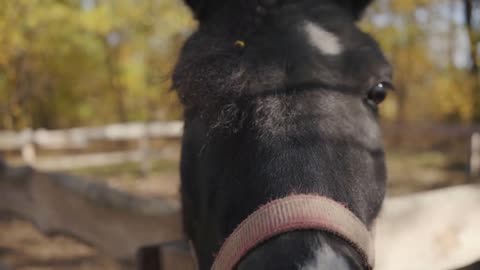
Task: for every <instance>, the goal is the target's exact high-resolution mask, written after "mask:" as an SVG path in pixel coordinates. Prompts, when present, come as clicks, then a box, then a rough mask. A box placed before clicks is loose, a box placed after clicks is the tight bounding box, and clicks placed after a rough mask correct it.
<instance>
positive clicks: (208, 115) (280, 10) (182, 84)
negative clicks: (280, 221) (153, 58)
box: [173, 0, 391, 270]
mask: <svg viewBox="0 0 480 270" xmlns="http://www.w3.org/2000/svg"><path fill="white" fill-rule="evenodd" d="M186 1H187V3H188V4H189V5H190V6H191V7H192V8H193V10H194V12H195V14H196V16H197V18H198V19H199V20H200V26H199V29H198V31H197V32H196V33H194V34H193V35H192V37H191V38H190V39H189V40H188V41H187V42H186V44H185V46H184V48H183V50H182V54H181V57H180V59H179V62H178V64H177V67H176V70H175V73H174V77H173V81H174V88H175V89H176V90H177V91H178V94H179V96H180V98H181V100H182V102H183V104H184V107H185V134H184V138H183V147H182V161H181V178H182V203H183V217H184V225H185V230H186V233H187V235H188V236H189V237H190V238H191V239H192V240H193V244H194V246H195V248H196V251H197V256H198V259H199V264H200V269H201V270H206V269H209V268H210V266H211V264H212V261H213V258H214V254H215V253H216V252H218V249H219V247H220V245H221V244H222V242H223V241H224V239H225V238H226V237H227V236H228V235H229V234H230V233H231V232H232V231H233V229H234V228H235V227H236V226H237V225H238V224H239V223H240V222H241V221H242V220H243V219H245V218H246V217H247V216H248V215H249V214H250V213H252V212H253V211H254V210H255V209H257V208H258V207H259V206H260V205H262V204H265V203H266V202H268V201H270V200H272V199H275V198H281V197H284V196H287V195H289V194H292V193H314V194H320V195H325V196H328V197H331V198H333V199H334V200H336V201H338V202H341V203H343V204H345V205H346V206H347V207H348V208H349V209H350V210H351V211H353V212H354V213H355V214H356V215H357V216H358V217H359V218H360V219H361V220H362V221H363V222H364V223H365V224H366V225H367V226H371V225H372V223H373V221H374V219H375V217H376V216H377V214H378V212H379V210H380V208H381V204H382V201H383V198H384V193H385V180H386V173H385V165H384V154H383V149H382V143H381V139H380V134H379V127H378V124H377V120H376V110H375V109H376V108H375V106H372V105H371V104H369V103H368V102H366V97H367V95H368V91H369V90H370V89H371V88H372V87H373V86H374V85H375V84H377V83H379V82H383V81H389V80H390V79H391V69H390V66H389V65H388V63H387V61H386V60H385V58H384V56H383V54H382V52H381V51H380V49H379V48H378V46H377V44H376V42H375V41H374V40H373V39H371V38H370V37H369V36H368V35H366V34H364V33H363V32H361V31H360V30H359V29H358V28H357V27H356V26H355V21H356V19H357V18H358V16H359V15H360V14H361V13H362V12H363V10H364V9H365V7H366V6H367V4H368V3H369V2H370V1H353V0H352V1H347V0H339V1H336V0H295V1H293V0H277V1H273V2H272V1H271V0H223V1H221V0H218V1H217V0H204V1H194V0H186ZM272 3H273V4H272ZM306 21H309V22H312V23H315V24H316V25H318V26H321V27H322V28H323V29H325V30H327V31H329V32H331V33H334V34H335V35H336V36H337V37H338V39H339V41H340V43H341V45H342V47H343V51H342V53H341V54H340V55H334V56H332V55H324V54H322V53H321V52H319V51H318V49H316V48H315V47H314V46H312V45H311V44H310V43H309V42H308V39H307V37H306V34H305V32H304V31H303V26H304V25H305V22H306ZM238 40H240V41H243V42H244V45H245V46H242V44H241V43H239V42H236V41H238ZM327 247H328V248H327ZM325 250H326V251H328V250H333V251H334V253H335V254H337V255H338V256H337V257H335V256H334V257H333V259H332V257H331V256H330V257H329V254H327V253H328V252H325ZM286 255H288V256H286ZM315 258H316V259H319V258H320V259H321V260H322V262H324V266H325V267H327V268H325V269H362V268H361V266H360V265H362V262H361V259H360V258H359V255H358V254H357V253H356V252H355V251H354V250H353V248H352V247H350V246H349V244H347V243H346V242H344V241H343V240H341V239H338V238H335V237H333V236H330V235H328V234H326V233H322V232H294V233H288V234H285V235H282V236H280V237H277V238H275V239H272V240H270V241H268V242H266V243H265V244H264V245H262V246H261V247H259V248H257V249H255V250H254V251H253V252H251V254H249V255H248V256H247V257H245V258H244V260H243V261H242V262H241V263H240V264H239V266H238V267H237V268H238V269H239V270H243V269H249V270H256V269H301V267H302V266H303V265H305V264H306V263H307V262H308V261H311V260H313V259H315Z"/></svg>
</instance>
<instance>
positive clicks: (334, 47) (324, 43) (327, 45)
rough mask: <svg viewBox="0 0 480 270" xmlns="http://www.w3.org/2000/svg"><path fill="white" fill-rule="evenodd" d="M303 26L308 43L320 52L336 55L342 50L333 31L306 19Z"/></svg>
mask: <svg viewBox="0 0 480 270" xmlns="http://www.w3.org/2000/svg"><path fill="white" fill-rule="evenodd" d="M304 28H305V31H306V32H307V35H308V39H309V40H310V43H311V44H312V45H313V46H314V47H316V48H317V49H319V50H320V52H321V53H322V54H326V55H338V54H340V53H341V52H342V50H343V48H342V45H341V44H340V41H339V40H338V37H337V36H335V35H334V34H333V33H330V32H328V31H327V30H325V29H323V28H322V27H321V26H319V25H317V24H315V23H313V22H310V21H306V23H305V26H304Z"/></svg>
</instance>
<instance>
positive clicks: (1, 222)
mask: <svg viewBox="0 0 480 270" xmlns="http://www.w3.org/2000/svg"><path fill="white" fill-rule="evenodd" d="M78 174H84V175H88V173H84V172H78ZM95 174H97V175H98V174H101V172H95ZM104 176H106V178H102V179H103V180H105V181H106V182H107V184H108V185H110V186H112V187H115V188H117V189H121V190H125V191H129V192H132V193H135V194H138V195H141V196H145V197H157V196H162V197H177V196H178V175H177V174H176V173H175V172H173V170H172V171H170V170H168V171H167V172H164V173H162V174H161V175H152V176H150V177H147V178H140V179H136V180H133V179H132V178H131V175H129V174H128V173H125V174H120V175H118V176H115V177H113V176H109V175H104ZM103 180H102V181H103ZM0 199H1V198H0ZM130 269H133V266H132V265H125V264H122V263H120V262H117V261H115V260H113V259H112V258H109V257H108V256H106V255H104V254H102V253H101V252H99V251H98V250H95V249H93V248H91V247H89V246H87V245H85V244H83V243H81V242H78V241H76V240H74V239H71V238H68V237H63V236H53V237H47V236H44V235H42V234H41V233H40V232H39V231H38V230H36V228H35V227H34V226H33V225H31V224H30V223H28V222H26V221H23V220H21V219H18V218H16V217H13V216H12V215H9V214H5V213H3V214H0V270H130Z"/></svg>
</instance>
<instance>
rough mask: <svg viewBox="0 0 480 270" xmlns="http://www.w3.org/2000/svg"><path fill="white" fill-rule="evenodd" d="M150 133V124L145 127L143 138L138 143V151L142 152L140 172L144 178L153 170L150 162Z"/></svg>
mask: <svg viewBox="0 0 480 270" xmlns="http://www.w3.org/2000/svg"><path fill="white" fill-rule="evenodd" d="M149 137H150V136H149V132H148V124H145V125H144V126H143V131H142V136H141V137H140V139H139V141H138V151H139V152H140V171H141V173H142V175H143V176H147V175H148V174H149V173H150V171H151V169H152V163H151V161H150V138H149Z"/></svg>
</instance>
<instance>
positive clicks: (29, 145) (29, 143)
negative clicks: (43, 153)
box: [21, 131, 37, 166]
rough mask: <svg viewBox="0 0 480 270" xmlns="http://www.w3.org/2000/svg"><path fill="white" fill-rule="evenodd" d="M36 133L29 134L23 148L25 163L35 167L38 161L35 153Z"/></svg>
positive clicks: (30, 132)
mask: <svg viewBox="0 0 480 270" xmlns="http://www.w3.org/2000/svg"><path fill="white" fill-rule="evenodd" d="M34 137H35V135H34V131H29V132H28V139H27V140H26V142H25V143H24V144H23V146H22V149H21V151H22V159H23V161H24V162H25V163H26V164H28V165H30V166H33V165H34V164H35V160H36V159H37V153H36V151H35V143H34V141H35V139H34Z"/></svg>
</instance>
